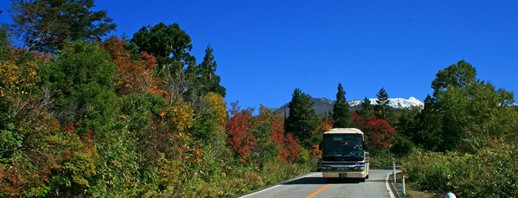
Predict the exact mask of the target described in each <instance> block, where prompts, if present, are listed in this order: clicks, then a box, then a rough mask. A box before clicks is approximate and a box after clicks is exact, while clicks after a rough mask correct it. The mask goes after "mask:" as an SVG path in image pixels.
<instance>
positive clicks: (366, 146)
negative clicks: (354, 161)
mask: <svg viewBox="0 0 518 198" xmlns="http://www.w3.org/2000/svg"><path fill="white" fill-rule="evenodd" d="M363 150H366V151H368V150H369V145H367V141H363Z"/></svg>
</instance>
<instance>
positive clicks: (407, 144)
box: [390, 135, 414, 157]
mask: <svg viewBox="0 0 518 198" xmlns="http://www.w3.org/2000/svg"><path fill="white" fill-rule="evenodd" d="M413 148H414V144H413V143H412V142H411V141H410V140H408V139H406V138H405V137H401V136H399V135H397V136H396V143H394V145H392V147H390V152H391V153H393V154H395V155H397V156H399V157H402V156H406V155H408V154H409V153H410V152H411V151H412V149H413Z"/></svg>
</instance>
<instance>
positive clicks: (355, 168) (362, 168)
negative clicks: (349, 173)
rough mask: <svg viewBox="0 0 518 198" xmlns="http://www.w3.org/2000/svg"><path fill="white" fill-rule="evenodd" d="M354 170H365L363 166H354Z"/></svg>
mask: <svg viewBox="0 0 518 198" xmlns="http://www.w3.org/2000/svg"><path fill="white" fill-rule="evenodd" d="M354 170H355V171H363V170H365V166H356V167H354Z"/></svg>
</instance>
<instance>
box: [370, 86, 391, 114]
mask: <svg viewBox="0 0 518 198" xmlns="http://www.w3.org/2000/svg"><path fill="white" fill-rule="evenodd" d="M377 96H378V99H377V100H376V102H377V104H376V105H375V106H374V110H375V111H376V116H378V118H381V119H385V120H388V119H389V118H390V116H391V114H392V112H391V109H390V106H389V96H388V94H387V91H385V88H381V89H380V90H379V92H378V94H377Z"/></svg>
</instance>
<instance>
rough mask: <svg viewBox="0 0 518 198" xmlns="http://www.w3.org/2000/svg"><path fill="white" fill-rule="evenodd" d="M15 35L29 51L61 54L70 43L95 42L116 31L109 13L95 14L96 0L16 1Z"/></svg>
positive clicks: (14, 4)
mask: <svg viewBox="0 0 518 198" xmlns="http://www.w3.org/2000/svg"><path fill="white" fill-rule="evenodd" d="M12 2H13V7H14V9H13V10H14V18H13V21H14V24H13V27H14V29H15V30H16V31H15V32H18V33H20V34H21V35H20V36H21V37H23V40H24V42H25V46H27V47H28V49H29V50H37V51H42V52H57V51H59V50H61V49H63V48H64V46H65V44H66V43H67V42H73V41H79V40H90V41H92V40H94V39H97V38H100V37H102V36H105V35H106V34H107V33H108V32H110V31H112V30H115V27H116V25H115V24H114V23H112V19H111V18H109V17H108V16H107V13H106V11H104V10H101V11H93V10H92V8H93V7H94V1H93V0H64V1H56V0H35V1H25V0H12Z"/></svg>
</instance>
